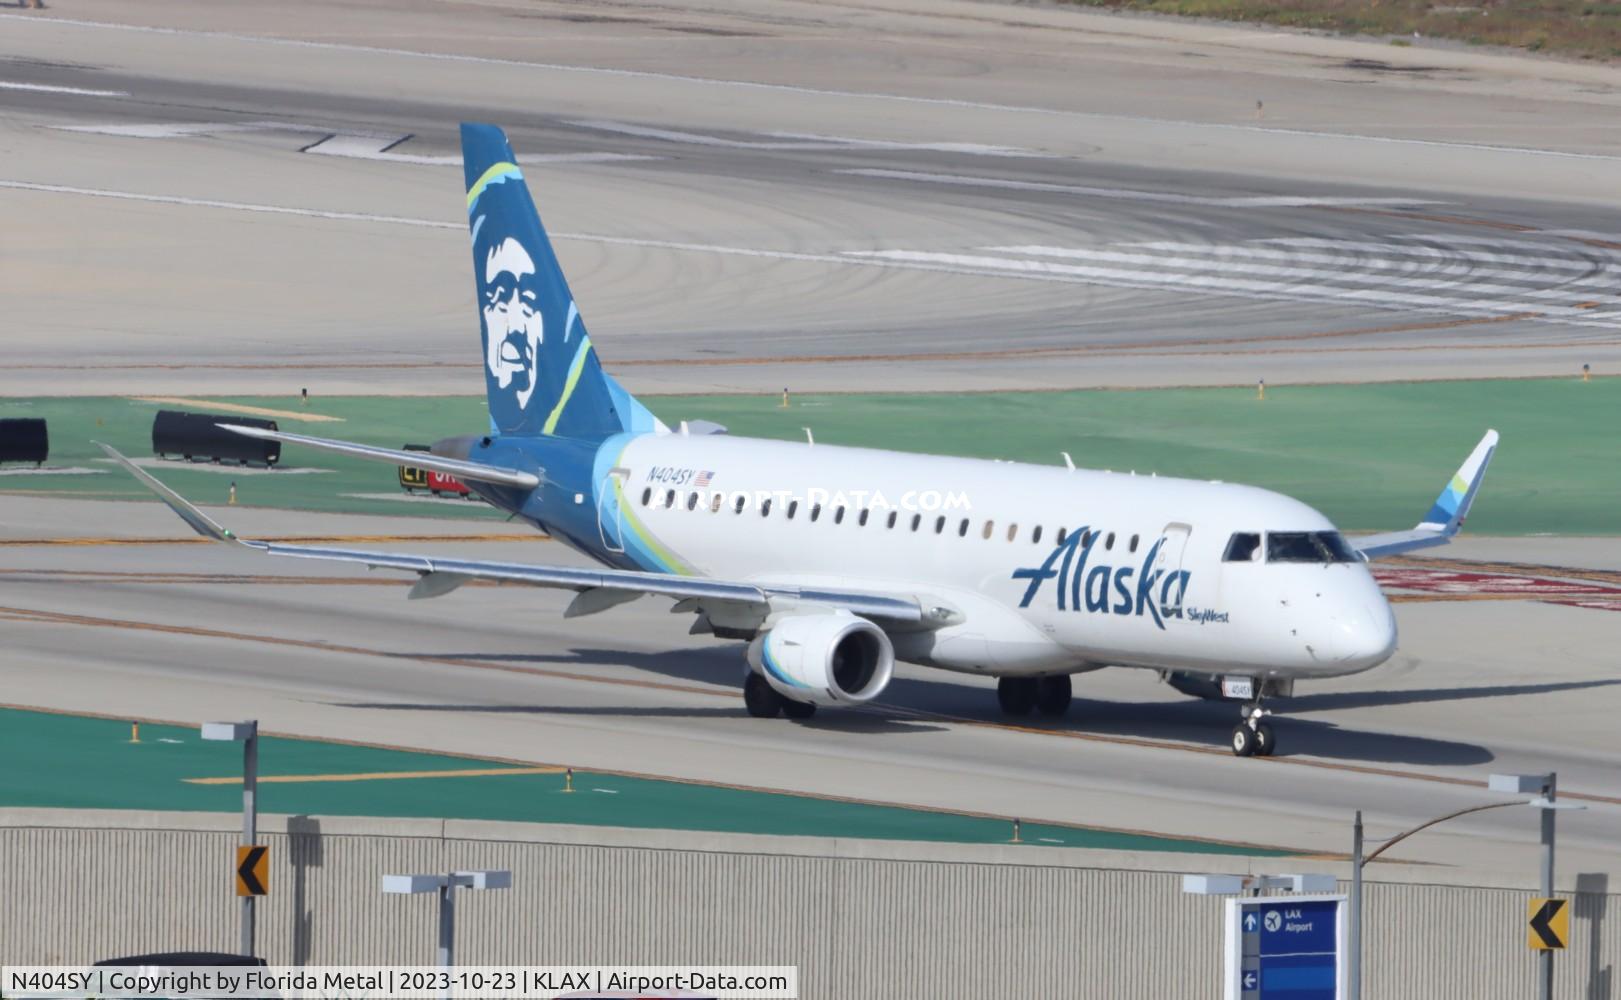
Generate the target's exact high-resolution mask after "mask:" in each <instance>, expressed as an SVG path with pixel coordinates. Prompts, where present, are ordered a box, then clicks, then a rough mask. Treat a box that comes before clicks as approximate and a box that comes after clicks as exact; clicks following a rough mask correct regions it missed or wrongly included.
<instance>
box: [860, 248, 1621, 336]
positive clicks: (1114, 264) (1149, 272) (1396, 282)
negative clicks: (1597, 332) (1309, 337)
mask: <svg viewBox="0 0 1621 1000" xmlns="http://www.w3.org/2000/svg"><path fill="white" fill-rule="evenodd" d="M1405 239H1409V237H1398V238H1392V239H1391V240H1390V241H1389V242H1378V241H1372V240H1332V239H1315V238H1313V239H1300V240H1294V239H1290V240H1258V241H1255V242H1254V243H1246V244H1198V243H1186V242H1158V243H1134V244H1125V245H1121V246H1119V247H1054V246H1042V245H1021V246H997V247H987V248H984V251H983V252H980V253H963V252H937V251H918V250H877V251H851V252H850V253H851V255H854V256H861V257H878V258H882V259H885V260H896V261H907V262H916V263H923V264H941V265H948V266H953V267H963V268H971V269H984V270H990V271H995V270H1001V271H1008V272H1012V273H1017V274H1029V273H1034V274H1044V275H1061V276H1067V277H1070V278H1073V279H1082V280H1087V281H1091V282H1094V283H1097V284H1103V285H1114V286H1120V287H1128V288H1164V289H1170V290H1183V289H1188V290H1196V291H1207V292H1213V293H1217V294H1223V295H1238V296H1241V297H1257V298H1266V299H1281V300H1296V301H1307V302H1356V303H1359V304H1364V305H1372V306H1377V307H1380V308H1407V309H1414V310H1421V311H1426V312H1439V313H1443V314H1447V315H1455V316H1471V317H1475V316H1512V315H1519V314H1522V313H1526V314H1532V315H1534V316H1535V317H1536V318H1538V319H1541V320H1544V321H1550V322H1560V323H1564V324H1569V325H1576V326H1590V327H1601V328H1604V329H1610V330H1614V329H1621V294H1618V290H1621V254H1615V253H1607V252H1604V251H1601V250H1597V249H1595V248H1589V247H1585V246H1579V245H1573V244H1567V245H1565V246H1559V247H1554V246H1549V247H1548V248H1547V255H1546V256H1536V255H1532V254H1523V253H1512V252H1497V251H1498V250H1500V249H1501V250H1504V251H1511V250H1517V249H1522V248H1526V247H1534V246H1535V245H1534V244H1524V243H1518V242H1515V241H1511V240H1502V239H1499V240H1497V241H1490V240H1487V241H1484V242H1483V241H1482V240H1481V238H1479V237H1467V238H1465V239H1462V240H1460V241H1458V242H1460V243H1462V244H1463V245H1462V246H1452V245H1449V243H1448V242H1447V241H1448V240H1449V237H1445V236H1439V235H1437V236H1424V237H1416V238H1414V239H1419V240H1422V241H1424V242H1423V245H1408V244H1407V243H1405V242H1403V241H1404V240H1405ZM1280 244H1289V245H1298V246H1302V247H1303V249H1301V250H1291V249H1286V248H1283V247H1282V246H1280ZM1358 251H1366V253H1359V252H1358ZM993 254H994V255H995V256H992V255H993ZM1409 255H1410V256H1409ZM1512 263H1518V264H1519V265H1520V266H1518V267H1515V266H1508V265H1509V264H1512ZM1322 265H1332V266H1322Z"/></svg>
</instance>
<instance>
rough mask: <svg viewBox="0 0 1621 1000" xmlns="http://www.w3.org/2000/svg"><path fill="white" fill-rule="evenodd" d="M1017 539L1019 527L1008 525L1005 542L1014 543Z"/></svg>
mask: <svg viewBox="0 0 1621 1000" xmlns="http://www.w3.org/2000/svg"><path fill="white" fill-rule="evenodd" d="M1018 537H1019V526H1018V525H1017V524H1010V525H1008V526H1007V540H1008V541H1010V542H1011V541H1015V540H1017V539H1018Z"/></svg>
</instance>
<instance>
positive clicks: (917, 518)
mask: <svg viewBox="0 0 1621 1000" xmlns="http://www.w3.org/2000/svg"><path fill="white" fill-rule="evenodd" d="M922 523H923V515H922V514H913V515H912V530H913V531H916V530H917V529H918V525H920V524H922Z"/></svg>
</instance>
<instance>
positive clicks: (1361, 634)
mask: <svg viewBox="0 0 1621 1000" xmlns="http://www.w3.org/2000/svg"><path fill="white" fill-rule="evenodd" d="M1333 649H1334V659H1336V660H1338V661H1339V662H1341V663H1344V664H1345V665H1347V666H1352V667H1372V666H1376V665H1377V664H1380V663H1383V662H1385V661H1386V660H1388V659H1390V654H1391V653H1394V652H1395V651H1396V617H1395V615H1393V614H1391V612H1390V605H1388V604H1385V603H1384V602H1382V601H1381V602H1380V603H1379V604H1378V605H1363V606H1361V607H1358V608H1355V609H1350V608H1347V609H1345V610H1344V611H1342V612H1341V613H1340V614H1338V615H1336V616H1335V617H1334V642H1333Z"/></svg>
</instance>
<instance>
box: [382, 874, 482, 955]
mask: <svg viewBox="0 0 1621 1000" xmlns="http://www.w3.org/2000/svg"><path fill="white" fill-rule="evenodd" d="M458 888H460V889H510V888H512V873H511V872H510V871H478V872H450V873H449V874H446V875H384V876H383V891H384V892H395V893H402V894H415V893H423V892H437V893H438V894H439V967H440V968H441V969H450V968H451V967H452V966H454V965H455V964H456V961H455V959H456V890H457V889H458Z"/></svg>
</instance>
